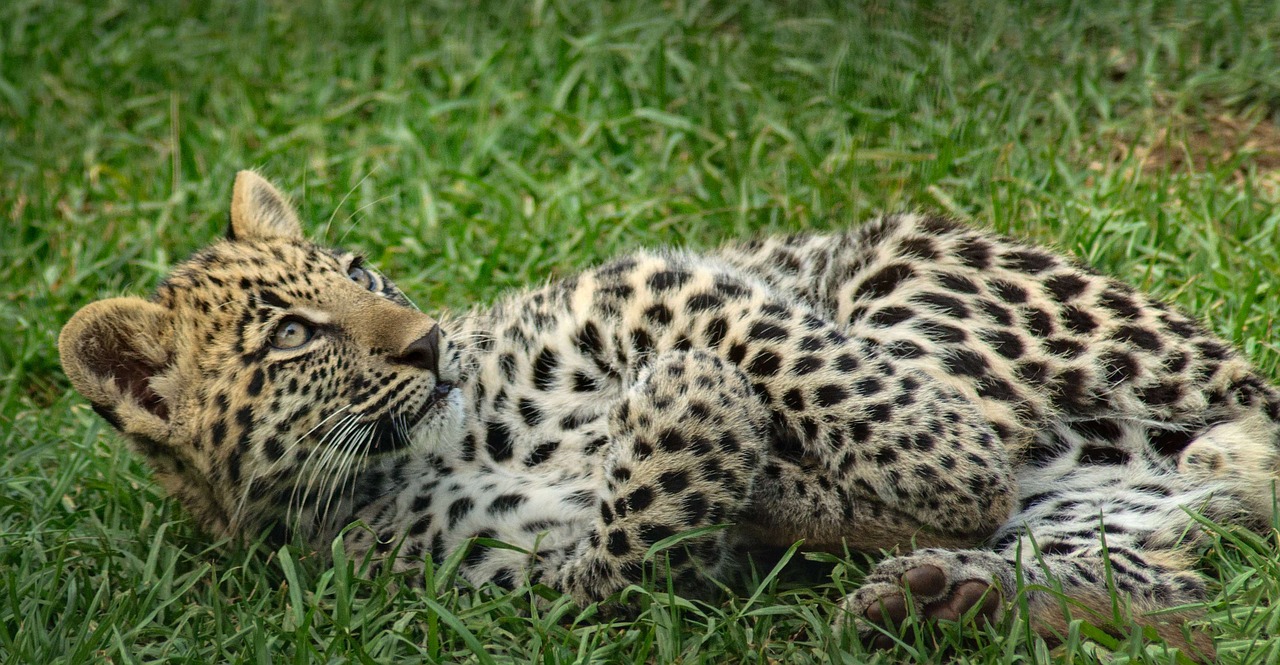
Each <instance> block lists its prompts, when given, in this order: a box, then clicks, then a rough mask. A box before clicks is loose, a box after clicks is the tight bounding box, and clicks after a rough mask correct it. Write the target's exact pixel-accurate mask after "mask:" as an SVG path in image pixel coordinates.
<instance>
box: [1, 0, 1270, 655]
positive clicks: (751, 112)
mask: <svg viewBox="0 0 1280 665" xmlns="http://www.w3.org/2000/svg"><path fill="white" fill-rule="evenodd" d="M470 4H472V3H457V2H443V1H441V2H436V3H434V4H432V5H428V4H427V3H422V4H419V3H413V5H412V6H406V5H402V4H400V3H397V2H374V1H372V0H371V1H369V2H363V3H361V2H354V1H347V0H328V1H323V2H314V3H312V2H292V3H285V2H254V1H252V0H250V1H247V2H238V1H232V0H216V1H212V2H204V3H171V2H154V3H142V2H137V3H135V2H127V1H122V2H110V1H103V2H85V3H82V4H74V3H71V2H54V1H41V0H7V1H6V2H0V229H2V231H0V259H2V260H0V285H3V287H2V288H0V330H2V331H3V333H2V334H0V377H2V378H0V381H2V382H0V437H3V444H2V445H3V452H4V454H3V455H0V662H5V663H80V662H103V661H108V662H117V663H119V662H152V661H158V660H164V661H174V662H195V663H210V662H222V661H226V662H261V663H276V662H279V663H285V662H287V663H311V662H358V663H374V662H378V663H382V662H414V661H422V662H458V661H474V662H482V663H487V662H504V661H515V662H539V663H559V662H570V661H598V662H632V661H638V662H643V661H652V662H681V663H694V662H704V661H705V662H753V663H771V662H785V663H792V662H795V663H803V662H826V661H835V662H861V661H864V660H874V659H876V658H879V659H880V660H881V661H882V662H897V661H900V660H902V659H906V658H918V659H921V660H926V661H935V662H941V661H945V660H946V659H947V658H949V657H951V656H953V655H955V653H954V651H949V650H950V649H951V648H952V647H954V646H955V644H956V642H957V640H959V639H960V637H959V636H958V635H957V634H956V633H955V632H954V631H952V632H947V633H944V634H943V636H942V637H941V638H939V640H938V641H937V643H935V641H934V640H933V639H932V638H929V637H927V636H914V637H911V638H910V639H908V640H907V642H908V645H909V646H907V647H904V649H905V650H902V651H899V652H897V653H896V654H890V655H870V654H864V653H863V652H862V651H861V650H860V649H859V648H858V647H857V646H856V645H854V644H852V643H851V641H849V640H847V639H844V640H842V639H840V638H838V637H836V636H833V635H832V633H831V631H830V630H829V629H828V628H827V625H828V621H829V619H830V617H831V615H832V612H833V603H834V601H835V600H836V599H838V598H839V596H840V591H841V589H848V588H850V587H851V586H852V585H853V584H855V583H856V581H857V578H858V575H859V574H860V573H859V572H858V571H859V570H861V568H860V567H859V565H860V564H859V562H854V564H856V565H851V566H840V567H837V569H836V573H835V577H834V580H833V579H832V578H830V577H825V578H822V583H821V584H820V585H818V586H817V587H806V586H803V585H797V584H793V583H785V582H784V583H779V582H778V581H777V579H775V578H772V577H767V576H766V573H768V572H769V571H767V570H762V571H760V572H759V573H758V575H757V577H756V578H755V579H756V580H757V582H756V583H755V584H753V583H751V582H750V581H748V583H747V585H746V586H747V590H746V591H745V592H740V593H737V594H734V595H732V596H730V597H728V598H727V599H725V600H724V601H723V602H720V603H716V604H713V605H705V604H690V603H686V602H683V601H677V600H673V599H672V598H670V597H669V596H668V595H667V594H666V593H664V592H662V591H661V590H662V589H664V588H665V587H664V586H663V585H662V584H661V583H659V584H658V585H657V587H658V589H659V591H657V592H644V591H636V592H635V593H634V595H633V596H632V597H631V598H629V599H628V603H629V604H631V605H632V606H634V607H636V608H638V610H639V614H638V616H637V617H635V618H634V619H625V620H624V619H619V618H616V617H615V618H612V619H610V618H607V617H603V616H600V615H594V614H593V610H588V611H587V613H585V614H580V613H579V610H578V609H577V608H574V607H572V606H570V605H569V604H567V603H566V602H564V601H562V600H561V601H551V602H533V598H534V596H535V595H537V594H539V593H544V592H545V590H541V589H535V590H531V589H528V588H524V589H519V590H517V591H515V592H514V593H511V594H503V593H500V592H494V591H483V592H479V593H476V592H473V591H468V590H460V589H458V588H456V587H454V586H453V585H451V584H450V583H449V579H448V578H449V574H448V573H449V571H448V565H447V564H446V565H444V566H442V567H441V569H439V570H438V571H436V572H437V577H436V581H435V582H433V583H432V584H430V585H429V588H428V590H426V591H423V592H416V591H409V590H401V589H398V588H397V587H396V586H395V585H393V584H390V582H391V580H388V579H386V578H378V579H375V580H372V581H365V580H362V579H360V578H358V577H357V576H354V575H353V574H352V567H351V565H350V564H348V563H346V562H344V561H342V560H341V559H339V561H338V562H337V563H336V564H335V565H334V566H332V567H330V566H328V565H327V564H322V563H320V562H319V560H318V559H317V558H316V557H314V556H311V555H308V554H306V553H303V552H299V551H297V550H293V549H283V550H279V551H266V550H248V551H246V550H245V549H243V548H235V547H230V546H217V545H216V544H214V543H211V542H210V541H209V540H208V539H206V538H204V537H203V536H201V535H200V534H199V533H197V532H196V531H195V530H194V529H193V528H192V526H191V524H190V523H189V522H188V521H187V520H186V519H185V517H184V516H183V515H182V513H181V511H180V510H179V509H178V507H177V506H176V505H175V504H174V503H173V502H171V501H167V500H165V499H164V498H163V497H162V496H161V495H160V494H159V493H158V491H157V490H156V488H155V487H154V486H153V485H152V484H151V483H150V481H149V480H148V477H147V474H146V471H145V469H143V468H142V467H141V466H140V465H139V463H138V462H137V461H136V460H134V459H132V458H131V457H130V456H129V455H127V454H126V453H125V452H124V451H123V450H121V448H120V446H119V443H118V441H117V439H116V438H115V437H114V436H113V435H112V434H111V433H110V432H109V431H108V430H109V428H107V427H105V425H104V424H103V423H101V422H100V421H99V420H97V419H96V418H95V417H94V416H93V415H92V414H91V412H89V410H88V408H87V407H86V405H85V404H84V403H83V402H82V401H81V400H80V399H78V398H77V397H75V396H74V395H73V394H71V393H70V391H69V389H68V386H67V382H66V380H65V379H64V377H63V376H62V374H61V372H60V370H59V368H58V361H57V355H56V350H55V340H56V336H57V332H58V330H59V328H60V326H61V324H62V323H63V322H64V321H66V319H67V318H68V317H70V315H71V314H72V313H73V312H74V311H75V310H76V309H77V308H78V307H80V306H82V305H84V304H86V303H88V302H89V301H91V300H94V299H97V298H100V297H103V296H107V295H115V294H120V293H143V292H146V291H147V290H148V289H149V288H151V287H152V286H153V285H154V284H155V283H156V281H157V280H158V279H159V278H160V277H161V276H162V275H163V274H164V272H165V270H166V269H167V268H168V267H169V266H171V265H172V264H173V263H174V261H176V260H179V259H180V258H181V257H182V256H183V255H185V254H186V253H187V252H190V251H191V250H193V249H195V248H197V247H199V246H200V245H202V244H204V243H205V242H207V241H208V240H210V239H211V238H213V237H215V236H217V235H218V234H220V233H221V232H222V226H223V224H224V223H225V219H226V210H227V205H228V200H229V196H230V185H231V180H232V176H233V174H234V173H235V171H236V170H237V169H240V168H244V167H259V168H261V169H262V170H263V171H264V172H265V173H267V174H268V175H269V176H271V177H272V178H273V179H275V180H276V181H277V182H278V183H280V184H281V185H282V186H283V187H284V188H286V189H287V190H289V191H290V192H292V193H293V194H294V195H295V198H296V199H297V200H298V203H299V205H300V208H301V210H302V212H303V213H304V214H305V216H306V217H307V218H309V219H310V220H312V221H313V226H312V228H313V229H314V232H315V233H316V234H317V235H321V234H323V236H324V237H325V238H326V239H327V240H328V241H330V242H333V243H338V242H341V243H344V244H349V245H354V246H359V247H362V248H364V249H365V250H367V251H369V252H371V256H372V257H373V258H374V259H375V260H376V261H377V262H378V263H379V264H380V265H381V266H382V267H383V268H384V269H385V270H387V271H388V272H389V273H391V274H392V275H395V276H397V278H398V279H399V282H400V284H401V285H402V286H403V287H405V289H406V290H407V291H408V292H409V293H410V294H411V295H412V296H413V297H414V298H415V300H416V301H417V302H418V303H419V304H421V305H423V306H424V307H427V308H437V307H440V308H445V307H462V306H465V305H467V304H468V303H471V302H475V301H477V300H486V299H490V298H492V297H494V296H495V295H496V294H498V293H500V292H501V291H503V290H505V289H508V288H512V287H516V286H519V285H523V284H528V283H533V282H538V281H541V280H545V279H547V278H548V277H550V276H554V275H562V274H565V273H568V272H570V271H572V270H574V269H576V268H578V267H580V266H583V265H586V264H589V263H591V262H593V261H597V260H599V259H601V258H602V257H605V256H607V255H610V254H613V253H616V252H618V251H622V250H625V249H628V248H633V247H637V246H641V245H653V244H661V243H680V244H686V245H691V246H709V245H712V244H714V243H716V242H718V241H720V240H721V239H724V238H728V237H732V236H740V235H744V234H750V233H759V232H770V231H784V230H796V229H804V228H839V227H844V226H846V225H848V224H851V223H853V222H854V221H856V220H858V219H860V218H863V217H865V216H866V215H868V214H870V213H872V212H873V211H877V210H896V209H908V208H924V209H930V210H941V211H945V212H948V213H951V214H953V215H957V216H960V217H963V218H965V219H970V220H972V221H974V222H975V223H977V224H981V225H986V226H991V227H994V228H996V229H1000V230H1002V231H1010V232H1015V233H1018V234H1022V235H1027V236H1031V237H1034V238H1037V239H1039V240H1042V241H1046V242H1052V243H1055V244H1057V245H1058V246H1060V247H1062V248H1064V249H1066V250H1069V251H1072V252H1074V253H1076V254H1078V255H1079V256H1081V257H1084V258H1086V259H1088V260H1089V261H1091V262H1093V263H1094V264H1095V265H1097V266H1098V267H1100V268H1101V269H1103V270H1105V271H1108V272H1111V273H1113V274H1116V275H1119V276H1121V277H1122V278H1124V279H1125V280H1127V281H1129V282H1130V283H1133V284H1135V285H1138V286H1141V287H1143V288H1146V289H1150V290H1152V291H1154V292H1156V293H1159V294H1161V295H1163V296H1165V297H1167V298H1169V299H1171V300H1172V301H1175V302H1177V303H1179V304H1180V305H1182V306H1184V307H1185V308H1187V309H1189V310H1190V311H1192V312H1194V313H1195V314H1196V315H1197V316H1199V317H1201V318H1202V319H1203V320H1205V321H1206V322H1208V323H1209V325H1211V326H1212V327H1213V328H1214V329H1215V330H1217V331H1218V332H1220V333H1221V334H1222V335H1224V336H1225V337H1227V338H1229V339H1231V340H1233V341H1234V342H1236V343H1237V344H1239V345H1241V346H1242V348H1243V349H1244V350H1245V351H1246V352H1247V353H1248V354H1249V356H1250V357H1251V358H1253V359H1254V360H1255V361H1256V362H1257V363H1258V364H1259V366H1260V367H1261V368H1262V369H1263V371H1264V372H1266V373H1267V374H1268V375H1270V376H1273V377H1275V376H1277V365H1278V364H1280V347H1278V346H1277V344H1276V341H1275V335H1274V334H1273V327H1274V324H1275V322H1276V321H1277V318H1278V316H1280V283H1278V281H1277V276H1278V275H1280V207H1277V205H1276V204H1277V201H1278V200H1280V175H1277V172H1276V170H1275V169H1276V168H1277V167H1280V127H1277V124H1276V123H1277V118H1280V8H1278V7H1277V5H1276V4H1275V3H1269V2H1257V3H1245V2H1222V3H1215V2H1203V1H1199V0H1185V1H1182V2H1168V1H1156V0H1149V1H1134V2H1124V3H1121V6H1112V5H1113V4H1115V3H1102V2H1077V3H1074V4H1070V5H1068V4H1066V3H1059V2H1042V3H1007V2H1004V1H1003V0H978V1H975V2H955V3H945V2H930V3H926V2H921V3H916V4H908V3H897V2H883V3H849V2H828V3H825V4H824V3H776V2H768V1H766V0H759V1H757V2H732V1H723V2H685V1H683V0H672V1H671V2H665V3H657V2H640V1H633V2H625V1H624V2H618V3H609V4H605V3H598V2H593V1H590V0H564V1H562V2H560V1H556V0H545V1H535V2H531V3H510V4H499V3H484V6H483V7H481V8H478V9H477V8H467V7H466V6H467V5H470ZM1275 540H1276V534H1275V533H1271V534H1266V535H1263V536H1253V535H1249V534H1239V533H1235V532H1231V531H1221V532H1220V535H1219V537H1218V538H1217V541H1216V545H1215V546H1214V547H1213V548H1212V550H1211V551H1210V552H1208V553H1207V554H1206V556H1205V559H1204V562H1203V565H1204V567H1205V569H1206V570H1207V571H1209V572H1211V573H1212V574H1213V575H1215V577H1216V578H1217V579H1219V580H1221V582H1222V587H1221V590H1220V592H1218V593H1217V595H1216V596H1215V598H1214V599H1213V601H1212V602H1211V604H1210V605H1209V607H1208V617H1209V619H1208V621H1207V622H1206V626H1205V629H1207V630H1211V631H1213V632H1215V633H1216V634H1217V635H1218V636H1219V642H1218V644H1219V655H1220V658H1221V660H1222V661H1223V662H1228V663H1245V662H1248V663H1253V662H1274V661H1275V659H1276V658H1278V657H1280V637H1273V636H1274V635H1280V611H1277V610H1276V608H1275V607H1274V603H1276V601H1277V600H1278V599H1280V563H1277V557H1276V544H1275ZM783 577H784V578H785V577H787V576H785V575H784V576H783ZM757 587H758V590H759V593H758V594H756V590H757ZM1078 628H1079V629H1081V630H1082V631H1083V634H1084V635H1088V634H1090V631H1089V628H1088V626H1078ZM1109 649H1114V650H1115V653H1114V655H1113V656H1111V657H1112V658H1114V660H1112V661H1111V662H1146V663H1157V662H1170V657H1169V656H1168V655H1165V654H1162V653H1161V651H1160V650H1159V648H1158V647H1157V646H1153V645H1151V644H1150V643H1147V642H1144V641H1143V640H1142V638H1141V635H1140V633H1139V632H1137V631H1135V630H1131V631H1128V633H1126V634H1124V635H1122V636H1121V637H1120V639H1119V640H1108V643H1107V644H1106V645H1105V646H1099V645H1096V644H1091V643H1088V642H1082V641H1080V640H1075V639H1073V640H1069V641H1068V642H1067V643H1066V644H1065V645H1063V646H1061V647H1058V648H1056V649H1049V648H1048V647H1046V646H1045V645H1044V643H1042V642H1039V641H1037V640H1036V639H1034V638H1031V637H1029V636H1028V634H1027V630H1026V627H1025V626H1023V625H1017V624H1013V625H1005V626H1002V627H1000V629H998V630H993V631H990V632H989V633H987V634H986V635H983V636H979V638H978V639H977V640H976V642H975V643H973V644H970V645H968V646H967V647H966V648H965V650H964V651H961V652H960V653H961V654H962V660H966V659H967V660H971V661H972V662H978V663H997V662H999V663H1013V662H1037V661H1042V660H1049V659H1057V660H1060V661H1061V662H1096V661H1098V660H1100V659H1103V658H1105V657H1107V656H1106V653H1107V651H1108V650H1109Z"/></svg>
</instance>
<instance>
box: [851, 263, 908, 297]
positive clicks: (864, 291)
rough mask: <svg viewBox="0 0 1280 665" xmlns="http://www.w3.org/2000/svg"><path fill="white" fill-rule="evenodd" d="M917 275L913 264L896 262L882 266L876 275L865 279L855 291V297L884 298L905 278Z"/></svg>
mask: <svg viewBox="0 0 1280 665" xmlns="http://www.w3.org/2000/svg"><path fill="white" fill-rule="evenodd" d="M914 275H915V271H914V270H912V269H911V266H909V265H907V264H905V263H894V264H892V265H888V266H885V267H884V268H881V269H880V270H879V271H878V272H876V273H875V274H874V275H871V276H870V277H868V278H866V279H865V280H863V282H862V284H860V285H859V286H858V289H857V290H856V291H854V294H853V298H854V299H855V300H857V299H859V298H864V297H865V298H883V297H884V296H887V295H889V294H890V293H892V292H893V290H894V289H896V288H898V284H900V283H902V281H903V280H906V279H909V278H911V277H912V276H914Z"/></svg>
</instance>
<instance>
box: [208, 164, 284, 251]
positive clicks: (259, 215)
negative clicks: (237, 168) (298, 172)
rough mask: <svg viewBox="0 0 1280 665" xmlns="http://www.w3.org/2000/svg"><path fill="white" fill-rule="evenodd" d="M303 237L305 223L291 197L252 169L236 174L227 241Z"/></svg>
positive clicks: (232, 189)
mask: <svg viewBox="0 0 1280 665" xmlns="http://www.w3.org/2000/svg"><path fill="white" fill-rule="evenodd" d="M273 238H281V239H286V240H297V239H301V238H302V223H301V222H299V221H298V213H296V212H294V210H293V206H292V205H290V204H289V199H287V198H285V196H284V194H281V193H280V190H278V189H276V188H275V187H274V186H273V185H272V184H271V183H269V182H267V180H266V178H263V177H262V176H260V175H258V174H257V173H254V172H253V171H241V172H239V173H237V174H236V182H235V185H233V186H232V188H231V225H230V226H229V227H228V228H227V239H228V240H270V239H273Z"/></svg>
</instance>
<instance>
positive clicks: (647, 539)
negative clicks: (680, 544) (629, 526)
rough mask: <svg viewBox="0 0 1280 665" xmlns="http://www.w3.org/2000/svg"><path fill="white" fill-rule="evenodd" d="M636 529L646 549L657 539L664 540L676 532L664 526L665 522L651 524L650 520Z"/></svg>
mask: <svg viewBox="0 0 1280 665" xmlns="http://www.w3.org/2000/svg"><path fill="white" fill-rule="evenodd" d="M637 531H638V535H639V536H640V539H641V540H642V541H644V545H645V548H646V549H648V548H649V547H650V546H652V545H653V544H654V543H656V542H658V541H661V540H666V539H667V538H670V537H671V536H674V535H675V533H676V532H675V531H672V530H671V527H669V526H666V525H665V524H653V523H650V522H646V523H643V524H641V525H640V528H639V529H637Z"/></svg>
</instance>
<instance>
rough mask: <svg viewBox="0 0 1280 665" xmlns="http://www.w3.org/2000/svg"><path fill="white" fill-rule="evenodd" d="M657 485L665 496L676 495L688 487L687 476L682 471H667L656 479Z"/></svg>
mask: <svg viewBox="0 0 1280 665" xmlns="http://www.w3.org/2000/svg"><path fill="white" fill-rule="evenodd" d="M658 484H659V485H661V486H662V489H663V490H664V491H665V492H666V493H667V494H678V493H680V492H683V491H684V490H685V488H687V487H688V486H689V474H688V473H686V472H684V471H667V472H666V473H663V474H662V475H661V476H659V477H658Z"/></svg>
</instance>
